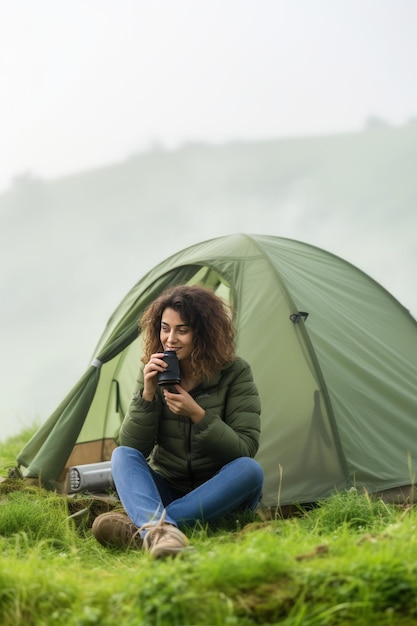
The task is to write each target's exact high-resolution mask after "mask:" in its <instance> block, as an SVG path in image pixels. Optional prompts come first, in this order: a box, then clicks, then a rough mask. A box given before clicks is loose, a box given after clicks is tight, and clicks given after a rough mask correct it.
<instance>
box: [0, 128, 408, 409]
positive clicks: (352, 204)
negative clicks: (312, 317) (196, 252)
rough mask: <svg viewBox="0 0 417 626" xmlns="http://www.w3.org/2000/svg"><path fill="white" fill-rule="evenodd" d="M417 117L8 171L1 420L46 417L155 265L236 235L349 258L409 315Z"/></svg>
mask: <svg viewBox="0 0 417 626" xmlns="http://www.w3.org/2000/svg"><path fill="white" fill-rule="evenodd" d="M416 163H417V123H415V122H412V123H409V124H408V125H405V126H403V127H401V128H393V127H388V126H384V125H382V126H378V125H377V127H376V128H372V129H368V130H365V131H363V132H358V133H351V134H343V135H333V136H324V137H300V138H286V139H277V140H271V141H259V142H234V143H229V144H226V145H220V146H218V145H216V146H214V145H205V144H189V145H184V146H183V147H181V148H179V149H177V150H174V151H167V150H164V149H161V148H155V149H153V150H150V151H149V152H146V153H142V154H137V155H134V156H132V157H131V158H128V159H127V160H126V161H124V162H121V163H116V164H111V165H108V166H106V167H101V168H97V169H95V170H92V171H87V172H81V173H78V174H75V175H71V176H67V177H63V178H59V179H55V180H49V181H48V180H42V179H39V178H37V177H35V176H32V175H31V174H24V175H21V176H19V177H17V178H16V179H15V180H14V181H13V183H12V184H11V187H10V189H9V190H8V191H7V192H5V193H3V194H2V195H1V196H0V219H1V229H0V242H1V251H2V252H1V254H2V269H1V273H0V297H1V303H2V307H1V313H0V328H1V340H2V344H1V345H2V351H3V356H2V358H1V361H0V365H1V367H0V375H1V376H2V380H3V381H4V383H5V389H6V394H5V395H4V394H3V398H2V403H1V404H0V415H3V414H5V412H7V415H9V414H10V412H11V411H12V412H15V413H16V412H17V413H18V414H24V413H27V412H30V411H31V412H32V413H31V415H33V414H34V413H36V414H39V413H40V414H41V415H42V417H45V416H46V415H44V411H47V412H49V411H50V410H52V409H53V408H54V407H55V404H56V403H57V402H58V401H59V400H60V399H61V398H62V396H63V394H64V393H65V392H66V391H67V390H68V389H69V386H70V385H72V383H73V382H75V380H76V379H77V378H78V376H79V375H80V374H81V373H82V371H83V369H84V367H85V366H86V365H87V364H88V361H89V358H90V356H92V350H93V348H94V345H95V344H96V342H97V340H98V338H99V335H100V333H101V331H102V329H103V326H104V324H105V323H106V321H107V318H108V317H109V316H110V314H111V313H112V311H113V309H114V308H115V307H116V306H117V304H118V303H119V301H120V299H121V298H122V297H123V296H124V295H125V293H126V292H127V290H128V289H130V287H132V286H133V284H134V283H135V282H136V281H137V280H138V279H139V278H140V277H141V276H142V275H143V274H144V273H145V272H146V271H148V270H149V269H150V268H151V267H153V265H155V264H156V263H158V262H159V261H161V260H163V259H164V258H166V257H167V256H169V255H170V254H172V253H174V252H177V251H178V250H180V249H182V248H184V247H186V246H188V245H192V244H194V243H197V242H199V241H203V240H205V239H209V238H211V237H216V236H220V235H223V234H229V233H233V232H248V233H264V234H273V235H278V236H283V237H291V238H294V239H300V240H302V241H305V242H307V243H311V244H314V245H318V246H320V247H322V248H325V249H327V250H329V251H331V252H334V253H336V254H338V255H339V256H342V257H343V258H346V259H347V260H349V261H351V262H353V263H354V264H355V265H357V266H358V267H360V268H361V269H363V270H364V271H366V272H367V273H369V274H370V275H371V276H372V277H373V278H375V279H376V280H378V282H380V283H381V284H383V285H384V286H385V287H387V288H388V289H389V290H390V291H391V292H392V293H393V294H394V295H395V296H396V297H397V298H398V299H399V300H400V301H401V302H402V303H403V304H404V305H405V306H406V307H407V308H409V309H410V310H411V311H412V313H413V314H414V315H416V314H417V295H416V294H415V293H413V292H414V274H415V268H416V261H417V214H416V208H417V176H416V165H415V164H416Z"/></svg>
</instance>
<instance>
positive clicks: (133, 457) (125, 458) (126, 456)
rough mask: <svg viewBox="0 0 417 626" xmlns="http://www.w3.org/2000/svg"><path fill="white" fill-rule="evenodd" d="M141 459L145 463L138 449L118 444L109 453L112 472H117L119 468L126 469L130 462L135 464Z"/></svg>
mask: <svg viewBox="0 0 417 626" xmlns="http://www.w3.org/2000/svg"><path fill="white" fill-rule="evenodd" d="M142 461H144V462H145V463H146V459H145V457H144V456H143V454H142V452H139V450H136V449H135V448H130V447H128V446H118V447H117V448H115V449H114V450H113V452H112V455H111V467H112V472H113V474H114V472H116V473H117V471H118V470H119V469H126V467H127V466H129V465H130V464H131V463H134V464H137V463H141V462H142Z"/></svg>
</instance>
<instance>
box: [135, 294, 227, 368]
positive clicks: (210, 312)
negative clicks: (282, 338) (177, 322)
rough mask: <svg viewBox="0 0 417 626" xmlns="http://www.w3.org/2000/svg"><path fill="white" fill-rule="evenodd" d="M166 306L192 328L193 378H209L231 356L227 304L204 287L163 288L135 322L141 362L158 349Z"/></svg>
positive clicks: (159, 350)
mask: <svg viewBox="0 0 417 626" xmlns="http://www.w3.org/2000/svg"><path fill="white" fill-rule="evenodd" d="M167 308H171V309H174V311H176V312H177V313H178V314H179V315H180V317H181V319H182V321H183V322H184V323H187V324H189V326H190V328H191V330H192V333H193V350H192V353H191V366H192V369H193V372H194V375H195V376H196V377H197V378H199V379H201V380H203V379H206V378H209V377H210V376H212V375H213V374H214V373H216V372H218V371H220V369H221V367H222V366H223V365H225V364H226V363H230V362H232V361H233V360H234V359H235V349H236V343H235V342H236V329H235V326H234V324H233V322H232V316H231V310H230V307H229V305H228V304H226V303H225V302H224V301H223V300H222V299H221V298H219V296H217V295H216V294H215V293H214V292H213V291H211V290H210V289H207V288H206V287H201V286H199V285H177V286H175V287H169V288H168V289H166V290H165V291H163V292H162V293H161V294H160V296H159V297H158V298H156V300H154V301H153V302H152V304H151V305H150V306H149V307H148V308H147V309H146V311H145V312H144V313H143V315H142V317H141V319H140V321H139V328H140V330H141V332H142V333H143V340H144V341H143V347H144V354H143V357H142V361H143V363H147V362H148V361H149V359H150V357H151V355H152V354H154V353H155V352H161V351H162V346H161V340H160V330H161V320H162V314H163V312H164V311H165V309H167Z"/></svg>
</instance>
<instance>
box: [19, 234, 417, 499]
mask: <svg viewBox="0 0 417 626" xmlns="http://www.w3.org/2000/svg"><path fill="white" fill-rule="evenodd" d="M187 282H188V283H199V284H202V285H207V286H209V287H211V288H213V289H215V290H216V291H217V292H218V293H219V294H220V295H222V296H223V297H225V298H226V299H228V300H229V301H230V302H231V304H232V306H233V309H234V315H235V323H236V326H237V329H238V353H239V354H240V355H241V356H242V357H243V358H245V359H246V360H247V361H249V362H250V364H251V365H252V369H253V374H254V377H255V380H256V382H257V385H258V388H259V392H260V396H261V402H262V417H261V419H262V433H261V444H260V448H259V451H258V454H257V457H256V458H257V459H258V461H259V462H260V463H261V464H262V466H263V468H264V470H265V489H264V496H263V504H264V505H265V506H267V507H276V506H277V505H280V506H283V505H290V504H293V503H300V504H303V503H310V502H315V501H317V500H320V499H324V498H326V497H328V496H329V495H331V493H332V492H334V491H335V490H344V489H347V488H350V487H352V486H354V487H356V488H358V489H362V488H365V489H366V490H367V491H368V492H369V493H380V492H389V490H397V489H399V488H402V487H403V488H405V487H406V486H409V485H412V484H413V483H414V472H415V470H416V469H417V398H416V389H417V324H416V321H415V320H414V319H413V318H412V317H411V315H410V314H409V313H408V312H407V311H406V310H405V309H404V308H403V307H402V306H401V305H400V304H399V303H398V301H396V300H395V299H394V298H393V297H392V296H391V295H390V294H389V293H388V292H387V291H386V290H385V289H383V288H382V287H381V286H380V285H378V284H377V283H376V282H374V281H373V280H372V279H371V278H369V276H367V275H366V274H364V273H363V272H361V271H360V270H358V269H357V268H355V267H353V266H352V265H350V264H349V263H347V262H345V261H343V260H342V259H340V258H338V257H337V256H334V255H332V254H329V253H328V252H325V251H323V250H321V249H319V248H316V247H313V246H310V245H307V244H305V243H301V242H297V241H293V240H289V239H283V238H279V237H274V236H263V235H253V236H250V235H241V234H238V235H232V236H225V237H220V238H216V239H212V240H209V241H205V242H202V243H199V244H197V245H194V246H192V247H189V248H187V249H185V250H183V251H181V252H178V253H177V254H175V255H173V256H171V257H170V258H168V259H166V260H165V261H163V262H162V263H160V264H159V265H157V266H156V267H155V268H154V269H153V270H152V271H150V272H149V273H147V274H146V275H145V276H144V277H143V278H142V279H141V280H139V282H138V283H137V284H136V285H135V286H134V287H133V289H131V291H130V292H129V293H128V294H127V295H126V297H125V298H124V299H123V300H122V302H121V303H120V305H119V306H118V308H117V309H116V310H115V312H114V314H113V315H112V317H111V318H110V320H109V322H108V324H107V326H106V328H105V330H104V333H103V335H102V337H101V339H100V341H99V343H98V346H97V348H96V350H95V352H94V360H93V362H92V364H91V366H90V367H89V368H88V369H87V371H86V372H85V373H84V375H83V376H82V378H81V379H80V380H79V382H78V383H77V384H76V385H75V387H74V388H73V389H72V390H71V391H70V392H69V393H68V395H67V396H66V397H65V398H64V400H63V401H62V402H61V404H60V405H59V406H58V407H57V409H56V410H55V411H54V413H53V414H52V415H51V416H50V417H49V419H48V420H47V421H46V422H45V423H44V424H43V425H42V426H41V427H40V429H39V430H38V432H37V433H36V434H35V435H34V436H33V437H32V439H31V440H30V441H29V442H28V443H27V445H26V446H25V447H24V449H23V450H22V451H21V453H20V454H19V456H18V458H17V462H18V465H19V467H22V466H23V467H24V468H26V469H25V470H24V472H23V473H24V475H25V476H26V477H35V478H38V479H41V480H42V482H43V483H44V484H45V485H46V486H50V487H51V486H52V487H54V488H58V489H62V490H63V491H65V481H66V474H67V473H68V468H69V467H71V466H74V465H77V464H84V463H95V462H100V461H105V460H108V459H109V458H110V455H111V451H112V450H113V448H114V446H115V445H116V437H117V433H118V429H119V427H120V424H121V421H122V419H123V416H124V414H125V411H126V408H127V406H128V403H129V401H130V396H131V393H132V390H133V387H134V383H135V380H136V375H137V371H138V367H139V359H140V336H138V326H137V320H138V318H139V316H140V315H141V313H142V311H143V310H144V309H145V308H146V307H147V305H148V304H149V303H150V302H151V301H152V300H153V299H154V298H155V297H156V296H157V295H158V294H159V293H160V292H161V291H162V290H163V289H164V288H165V287H166V286H168V285H173V284H180V283H187Z"/></svg>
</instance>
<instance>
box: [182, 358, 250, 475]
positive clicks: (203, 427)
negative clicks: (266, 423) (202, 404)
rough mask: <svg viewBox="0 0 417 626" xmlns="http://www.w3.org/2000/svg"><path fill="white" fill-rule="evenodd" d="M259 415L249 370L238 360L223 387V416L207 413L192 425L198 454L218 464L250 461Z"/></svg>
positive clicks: (210, 410) (211, 412)
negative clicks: (248, 458) (247, 458)
mask: <svg viewBox="0 0 417 626" xmlns="http://www.w3.org/2000/svg"><path fill="white" fill-rule="evenodd" d="M260 413H261V403H260V399H259V394H258V389H257V387H256V384H255V382H254V380H253V376H252V371H251V368H250V366H249V364H248V363H246V362H245V361H244V360H243V359H239V360H238V366H237V367H236V368H235V371H234V374H233V376H232V377H231V380H230V381H229V382H228V383H227V390H226V395H225V406H224V411H223V416H221V415H219V414H218V413H217V412H216V411H214V410H212V409H208V410H206V414H205V416H204V417H203V419H202V420H201V421H200V422H199V423H198V424H194V425H193V429H194V431H195V441H196V444H197V445H198V446H199V448H200V451H201V453H202V454H205V455H209V456H211V457H212V458H213V459H215V460H216V461H217V462H220V463H221V464H224V463H228V462H230V461H232V460H233V459H236V458H238V457H242V456H249V457H254V456H255V454H256V452H257V450H258V447H259V435H260ZM197 452H198V451H197Z"/></svg>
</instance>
